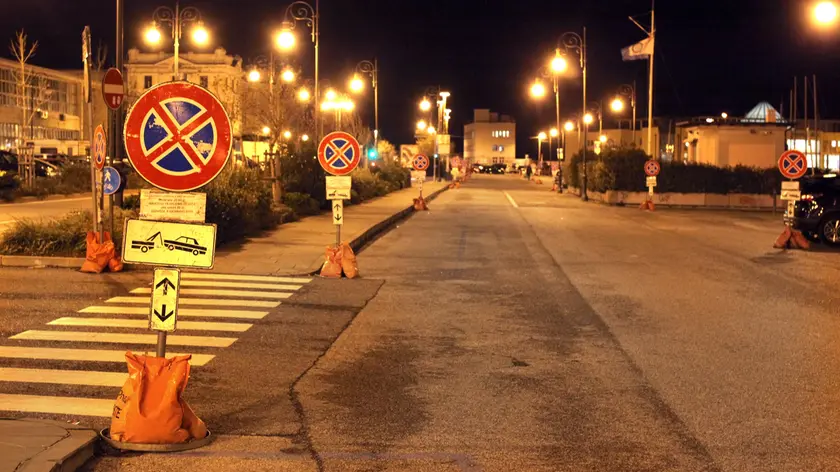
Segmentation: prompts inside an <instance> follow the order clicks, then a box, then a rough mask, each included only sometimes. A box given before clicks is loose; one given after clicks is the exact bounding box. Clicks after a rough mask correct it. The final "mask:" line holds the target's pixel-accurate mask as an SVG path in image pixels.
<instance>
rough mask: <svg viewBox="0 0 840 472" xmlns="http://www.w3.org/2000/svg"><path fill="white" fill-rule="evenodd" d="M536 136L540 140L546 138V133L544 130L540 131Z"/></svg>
mask: <svg viewBox="0 0 840 472" xmlns="http://www.w3.org/2000/svg"><path fill="white" fill-rule="evenodd" d="M537 137H538V138H540V141H545V140H546V139H548V135H547V134H545V131H540V134H538V135H537Z"/></svg>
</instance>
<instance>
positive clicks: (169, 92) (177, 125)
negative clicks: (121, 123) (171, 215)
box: [124, 82, 233, 192]
mask: <svg viewBox="0 0 840 472" xmlns="http://www.w3.org/2000/svg"><path fill="white" fill-rule="evenodd" d="M124 134H125V150H126V153H127V154H128V160H129V161H130V162H131V165H132V167H134V170H136V171H137V173H138V174H140V176H141V177H143V178H144V179H145V180H146V181H147V182H149V183H150V184H152V185H154V186H155V187H157V188H159V189H162V190H168V191H170V192H186V191H188V190H193V189H197V188H199V187H202V186H204V185H206V184H208V183H209V182H210V181H211V180H213V179H214V178H216V176H217V175H219V173H220V172H221V171H222V169H223V168H224V167H225V164H227V161H228V157H229V156H230V150H231V146H232V145H233V139H232V134H231V126H230V119H229V118H228V114H227V111H225V108H224V106H223V105H222V103H221V102H220V101H219V99H218V98H216V96H215V95H213V94H212V93H210V92H209V91H207V90H206V89H204V88H203V87H199V86H198V85H196V84H192V83H189V82H166V83H163V84H160V85H157V86H155V87H152V88H150V89H149V90H147V91H146V92H145V93H143V95H141V96H140V98H139V99H137V102H135V103H134V106H133V107H131V110H130V111H129V112H128V116H126V119H125V129H124Z"/></svg>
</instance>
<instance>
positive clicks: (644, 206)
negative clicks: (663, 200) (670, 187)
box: [639, 200, 656, 211]
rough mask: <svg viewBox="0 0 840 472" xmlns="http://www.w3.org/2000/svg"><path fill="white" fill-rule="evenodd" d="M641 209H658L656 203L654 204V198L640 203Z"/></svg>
mask: <svg viewBox="0 0 840 472" xmlns="http://www.w3.org/2000/svg"><path fill="white" fill-rule="evenodd" d="M639 210H647V211H654V210H656V205H654V203H653V200H646V201H644V202H642V204H641V205H639Z"/></svg>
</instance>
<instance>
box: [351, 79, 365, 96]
mask: <svg viewBox="0 0 840 472" xmlns="http://www.w3.org/2000/svg"><path fill="white" fill-rule="evenodd" d="M364 88H365V82H364V81H363V80H362V78H361V77H359V74H353V78H352V79H350V91H351V92H353V93H359V92H361V91H362V90H364Z"/></svg>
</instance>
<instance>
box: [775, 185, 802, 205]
mask: <svg viewBox="0 0 840 472" xmlns="http://www.w3.org/2000/svg"><path fill="white" fill-rule="evenodd" d="M801 196H802V192H800V191H799V182H797V181H783V182H782V193H781V196H780V199H781V200H799V198H800V197H801Z"/></svg>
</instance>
